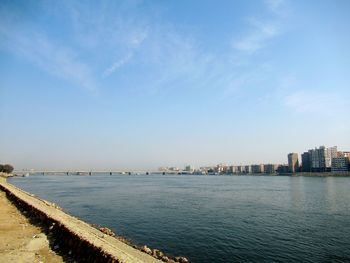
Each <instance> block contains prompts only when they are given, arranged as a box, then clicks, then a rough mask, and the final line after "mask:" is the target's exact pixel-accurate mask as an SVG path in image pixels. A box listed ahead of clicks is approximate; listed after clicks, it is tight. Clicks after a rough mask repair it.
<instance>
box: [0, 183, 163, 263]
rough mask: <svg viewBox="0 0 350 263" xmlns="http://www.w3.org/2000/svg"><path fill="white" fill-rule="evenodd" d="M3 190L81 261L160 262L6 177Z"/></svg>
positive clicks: (1, 185) (2, 184)
mask: <svg viewBox="0 0 350 263" xmlns="http://www.w3.org/2000/svg"><path fill="white" fill-rule="evenodd" d="M0 190H2V191H4V192H6V194H7V196H8V198H9V199H11V201H13V202H15V203H17V204H19V206H21V207H24V209H25V210H26V211H28V213H30V214H35V216H36V217H38V218H40V221H42V222H45V224H46V225H47V226H48V228H49V229H50V231H52V233H53V234H54V235H55V236H56V237H58V239H59V242H60V246H61V247H62V248H65V250H67V251H70V252H71V253H72V256H75V257H76V258H79V261H86V262H123V263H153V262H161V261H160V260H158V259H155V258H154V257H152V256H150V255H148V254H146V253H143V252H141V251H139V250H137V249H135V248H133V247H131V246H129V245H127V244H125V243H123V242H121V241H119V240H118V239H116V238H114V237H111V236H108V235H105V234H103V233H102V232H101V231H99V230H98V229H96V228H94V227H92V226H90V225H89V224H87V223H85V222H83V221H81V220H79V219H78V218H75V217H73V216H70V215H68V214H66V213H64V212H63V211H62V210H60V209H59V208H58V207H57V206H56V205H54V204H52V203H49V202H47V201H45V200H40V199H38V198H36V197H35V196H33V195H31V194H29V193H27V192H25V191H23V190H21V189H19V188H17V187H15V186H13V185H11V184H9V183H7V182H6V179H4V178H0ZM16 218H17V217H16ZM10 242H11V241H10ZM74 254H75V255H74ZM16 262H23V261H16ZM52 262H55V261H52ZM58 262H59V261H58Z"/></svg>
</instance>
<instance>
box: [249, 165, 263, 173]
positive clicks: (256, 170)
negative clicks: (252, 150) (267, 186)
mask: <svg viewBox="0 0 350 263" xmlns="http://www.w3.org/2000/svg"><path fill="white" fill-rule="evenodd" d="M251 170H252V173H253V174H260V173H262V172H264V165H262V164H253V165H252V166H251Z"/></svg>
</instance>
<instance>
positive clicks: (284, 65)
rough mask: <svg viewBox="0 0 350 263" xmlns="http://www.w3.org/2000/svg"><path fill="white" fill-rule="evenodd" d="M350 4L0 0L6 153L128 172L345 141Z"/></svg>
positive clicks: (25, 162)
mask: <svg viewBox="0 0 350 263" xmlns="http://www.w3.org/2000/svg"><path fill="white" fill-rule="evenodd" d="M349 13H350V1H347V0H334V1H326V0H323V1H316V0H315V1H312V0H309V1H303V0H295V1H294V0H293V1H288V0H252V1H246V0H235V1H232V0H227V1H226V0H222V1H219V2H218V1H213V0H211V1H208V0H193V1H186V0H178V1H160V0H154V1H141V0H130V1H68V0H67V1H65V0H62V1H48V0H46V1H45V0H37V1H31V0H29V1H24V0H23V1H17V0H11V1H8V0H2V1H0V98H1V102H0V123H1V129H0V145H1V146H0V163H11V164H13V165H14V166H15V168H16V169H52V170H55V169H63V170H64V169H83V170H110V169H115V170H124V169H156V168H157V167H159V166H178V167H183V166H184V165H186V164H192V165H194V166H197V167H199V166H203V165H208V166H209V165H215V164H217V163H226V164H234V165H240V164H253V163H286V162H287V154H288V153H289V152H297V153H301V152H303V151H306V150H308V149H311V148H314V147H316V146H320V145H325V146H333V145H337V146H338V149H339V150H350V121H349V119H350V118H349V116H350V114H349V110H350V16H349Z"/></svg>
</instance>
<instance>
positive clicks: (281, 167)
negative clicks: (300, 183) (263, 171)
mask: <svg viewBox="0 0 350 263" xmlns="http://www.w3.org/2000/svg"><path fill="white" fill-rule="evenodd" d="M288 171H289V165H287V164H281V165H279V166H278V168H277V173H279V174H287V173H288Z"/></svg>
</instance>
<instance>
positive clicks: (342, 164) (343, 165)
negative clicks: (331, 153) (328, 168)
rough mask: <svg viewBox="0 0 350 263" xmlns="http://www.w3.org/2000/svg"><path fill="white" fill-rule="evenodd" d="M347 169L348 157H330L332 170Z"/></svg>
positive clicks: (340, 170) (343, 170) (344, 170)
mask: <svg viewBox="0 0 350 263" xmlns="http://www.w3.org/2000/svg"><path fill="white" fill-rule="evenodd" d="M348 170H349V158H348V157H345V156H340V157H335V158H333V159H332V172H346V171H348Z"/></svg>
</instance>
